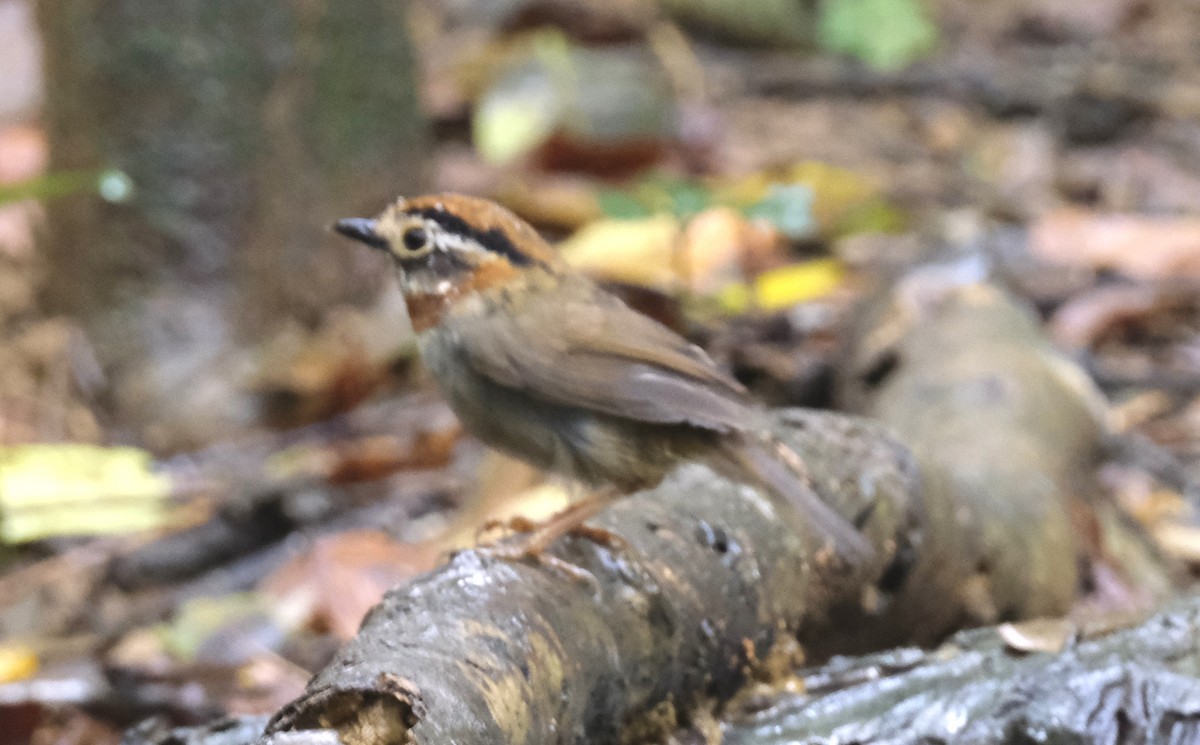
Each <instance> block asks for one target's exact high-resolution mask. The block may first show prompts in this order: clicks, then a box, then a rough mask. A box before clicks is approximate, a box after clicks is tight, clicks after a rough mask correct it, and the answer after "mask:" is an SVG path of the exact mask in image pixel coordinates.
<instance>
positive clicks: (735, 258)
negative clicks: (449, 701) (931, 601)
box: [0, 0, 1200, 745]
mask: <svg viewBox="0 0 1200 745" xmlns="http://www.w3.org/2000/svg"><path fill="white" fill-rule="evenodd" d="M443 190H450V191H461V192H466V193H470V194H475V195H480V196H485V197H489V198H492V199H495V200H497V201H499V202H501V203H503V204H505V205H507V206H508V207H510V208H511V209H513V210H515V211H516V212H517V213H519V214H520V215H522V216H523V217H525V218H526V219H528V220H529V221H531V222H532V223H533V224H535V225H536V226H537V227H538V228H539V229H540V230H542V231H543V233H544V234H545V235H547V236H548V237H550V238H552V239H553V240H554V241H556V242H557V243H558V245H559V246H560V249H561V251H562V252H563V254H564V255H565V256H566V258H567V260H568V261H569V262H571V263H572V264H573V265H575V266H576V267H578V268H580V269H581V270H583V271H586V272H588V273H590V274H591V275H593V276H594V277H596V278H597V279H598V280H600V281H602V282H605V283H607V284H609V285H610V286H611V287H613V288H614V289H616V290H617V291H619V292H620V293H621V294H622V296H623V297H624V298H625V299H626V300H627V301H628V302H629V303H630V304H632V305H634V306H635V307H637V308H638V309H640V310H642V311H644V312H646V313H648V314H650V315H652V316H654V317H655V318H658V319H659V320H661V321H663V322H664V323H667V324H668V325H671V326H672V327H674V328H676V329H678V330H680V331H682V332H684V333H686V334H688V335H689V336H690V338H692V339H694V340H696V341H697V342H698V343H701V344H703V345H704V346H705V347H706V348H707V349H709V351H710V352H711V353H712V354H713V356H714V358H715V359H717V360H718V361H719V362H720V363H721V364H723V365H724V366H726V367H727V368H729V369H731V370H732V371H733V372H734V373H735V374H736V375H737V377H738V378H739V379H741V380H742V381H743V382H745V383H747V384H748V385H749V386H750V387H751V388H752V389H753V390H754V391H755V393H756V394H757V395H758V396H760V397H761V398H762V399H764V400H765V401H767V402H769V403H770V404H772V405H778V406H784V405H789V406H815V407H828V406H833V405H835V402H836V398H837V397H836V392H835V390H834V386H833V381H834V380H835V378H836V377H837V375H838V369H839V364H840V360H841V359H842V355H843V353H844V350H843V347H844V341H845V338H846V334H845V332H844V329H845V328H846V324H847V323H851V321H850V320H849V319H851V318H852V315H853V308H854V307H855V306H856V304H858V303H859V302H860V301H862V300H863V299H864V298H865V297H867V296H868V295H869V293H870V288H871V287H872V286H873V285H872V284H871V282H872V281H873V278H878V277H882V276H895V275H898V274H899V275H903V274H904V272H905V271H907V269H908V268H909V267H912V266H915V265H917V264H918V263H920V262H923V261H927V260H931V259H937V260H943V259H946V258H947V257H950V258H954V259H963V258H967V259H971V258H972V257H978V258H979V259H980V260H981V261H984V262H986V263H987V265H988V266H990V267H992V270H993V271H994V272H995V273H997V274H998V275H1001V276H1003V277H1004V280H1005V282H1006V284H1007V285H1008V287H1009V288H1010V289H1012V290H1013V291H1014V292H1015V293H1016V294H1017V295H1019V296H1021V297H1023V298H1024V299H1025V300H1027V301H1028V302H1029V303H1031V304H1032V306H1033V307H1035V308H1036V309H1037V311H1038V312H1039V314H1040V316H1039V317H1040V319H1041V320H1042V321H1043V322H1044V324H1045V328H1046V331H1047V333H1048V334H1049V335H1050V337H1051V338H1052V339H1053V340H1054V342H1055V343H1056V344H1057V345H1058V346H1059V347H1060V348H1061V349H1063V350H1065V351H1067V352H1068V353H1070V354H1071V355H1073V356H1074V358H1075V359H1076V360H1077V361H1078V362H1079V363H1080V364H1081V366H1082V368H1083V369H1085V370H1086V371H1087V372H1088V373H1089V374H1090V375H1091V377H1092V379H1093V380H1094V381H1095V382H1096V383H1097V384H1099V386H1100V387H1101V388H1102V389H1103V391H1104V392H1105V393H1106V394H1107V395H1108V398H1109V401H1110V403H1112V405H1113V406H1115V407H1116V409H1115V411H1116V412H1117V413H1118V414H1119V415H1120V417H1121V419H1120V421H1121V422H1122V426H1124V427H1126V428H1128V429H1129V430H1131V431H1136V432H1138V433H1140V434H1142V435H1145V436H1146V437H1148V438H1150V439H1151V440H1153V441H1155V442H1156V443H1157V444H1159V445H1160V446H1162V447H1164V448H1166V449H1168V450H1170V451H1171V452H1173V453H1174V455H1175V456H1177V457H1178V458H1180V459H1181V460H1182V461H1183V462H1190V461H1192V460H1195V459H1196V457H1197V456H1200V398H1197V396H1200V295H1197V293H1196V289H1197V288H1198V287H1200V4H1198V3H1196V2H1194V0H996V1H994V2H988V3H978V2H971V1H970V0H756V1H755V2H746V0H615V1H614V0H606V1H605V0H496V1H493V2H470V0H412V1H411V2H402V1H401V0H356V1H355V2H344V3H337V4H334V3H321V2H308V3H274V2H260V3H237V2H207V3H195V2H186V1H185V0H118V1H117V2H106V3H100V2H96V0H77V1H76V2H72V3H54V2H48V1H42V2H36V1H34V0H0V731H2V732H7V733H12V734H10V735H9V738H10V739H8V740H5V742H36V743H63V744H64V745H66V744H70V743H84V742H88V743H91V742H98V743H106V742H116V741H118V739H119V733H120V732H121V730H122V728H124V727H126V726H128V725H130V724H131V723H133V722H135V721H137V720H139V719H141V718H143V717H145V716H148V715H151V714H159V715H165V716H167V717H168V718H169V719H170V721H173V722H180V723H186V722H194V721H202V720H205V719H207V718H211V717H213V716H215V715H218V714H221V713H228V712H234V713H247V712H252V713H269V712H271V711H274V710H275V709H276V708H277V707H278V706H280V705H281V704H282V703H284V702H286V701H287V700H289V699H290V698H291V697H293V696H295V695H296V694H297V693H298V692H299V691H300V690H301V688H302V687H303V685H304V683H305V682H306V681H307V679H308V677H309V675H310V674H311V672H312V671H313V670H315V669H317V668H318V667H319V666H320V664H321V663H322V662H323V661H324V660H325V659H327V658H328V656H329V654H330V653H331V651H332V650H333V649H334V648H335V647H336V645H337V644H338V643H340V642H341V641H343V640H345V639H346V638H348V637H349V636H350V635H352V634H353V632H354V630H355V628H356V627H357V624H358V621H359V619H360V618H361V616H362V614H363V613H364V612H365V610H366V609H367V608H369V607H370V605H371V604H372V603H374V602H375V601H376V600H377V599H378V597H379V596H380V594H381V593H382V592H383V590H384V589H386V588H387V587H390V586H392V585H395V584H397V583H399V582H402V581H403V580H404V579H406V578H407V577H410V576H412V575H413V574H414V573H416V572H419V571H423V570H425V569H428V568H430V567H431V566H433V565H434V564H435V563H436V562H437V561H439V558H440V557H441V556H443V555H444V552H445V551H446V550H448V549H449V548H452V547H454V546H461V545H466V544H468V543H470V542H471V540H472V538H473V537H474V535H475V532H476V530H477V529H478V526H480V525H482V524H483V523H484V522H485V521H486V520H488V519H492V518H503V517H506V516H511V515H513V514H518V513H520V514H525V515H530V516H534V517H538V516H544V515H546V514H549V513H551V512H553V511H554V510H555V509H558V508H559V507H561V505H562V504H564V502H565V499H566V497H565V495H564V492H563V489H562V487H561V486H559V485H556V484H543V483H541V480H540V479H539V477H538V476H537V475H536V474H532V473H530V472H529V471H528V470H527V469H525V468H524V467H523V466H520V465H519V464H514V463H511V462H508V461H505V460H503V459H500V458H498V457H495V456H490V455H487V454H485V453H484V452H483V451H482V449H481V448H480V447H479V446H478V445H477V444H475V443H474V442H472V441H471V440H470V439H469V438H466V437H464V436H462V435H461V432H460V430H459V428H458V425H457V424H456V422H455V420H454V418H453V416H452V415H451V414H450V413H449V411H448V410H447V409H446V408H445V407H444V405H442V404H441V403H440V401H439V399H438V397H437V395H436V392H435V391H434V389H433V388H432V385H431V381H429V380H428V379H427V378H426V377H425V374H424V373H423V371H422V369H421V367H420V365H419V362H418V361H417V360H416V358H415V356H414V349H413V346H412V338H411V330H410V329H409V327H408V325H407V320H406V318H405V315H404V309H403V303H402V301H401V299H400V297H399V295H398V293H397V290H396V288H395V285H394V279H393V278H392V275H391V271H390V268H389V266H388V264H387V262H386V260H385V259H384V257H382V256H379V255H377V254H374V253H372V252H369V251H364V250H362V249H361V247H358V246H356V245H353V244H350V243H349V242H347V241H344V240H339V239H337V238H336V237H334V236H333V235H332V234H331V233H330V232H329V230H328V226H329V225H330V224H331V223H332V222H333V221H334V220H336V219H337V218H341V217H348V216H370V215H373V214H375V213H377V212H378V211H379V210H380V209H382V207H383V206H384V205H386V204H387V203H388V202H389V201H390V200H393V199H394V198H395V197H396V196H397V195H401V194H403V195H410V196H411V195H415V194H418V193H424V192H430V191H443ZM971 341H972V340H971V339H963V340H962V342H963V343H964V344H968V343H971ZM1106 474H1107V475H1106V477H1105V478H1106V479H1107V481H1106V482H1105V483H1106V484H1107V487H1106V488H1109V489H1111V490H1113V491H1115V492H1117V493H1119V496H1121V498H1122V499H1124V500H1125V501H1126V503H1127V504H1128V505H1129V506H1130V508H1131V510H1132V511H1133V512H1135V513H1136V514H1138V515H1139V517H1142V518H1143V519H1144V520H1145V521H1146V522H1147V523H1148V524H1154V522H1155V521H1156V520H1158V519H1159V518H1160V517H1161V516H1162V515H1163V514H1166V513H1170V512H1172V511H1173V510H1177V509H1178V503H1179V495H1178V494H1173V495H1165V496H1164V495H1163V494H1162V493H1160V492H1159V491H1157V490H1156V487H1155V486H1154V485H1153V483H1152V482H1151V480H1150V479H1149V478H1148V477H1147V476H1145V475H1144V474H1138V473H1133V472H1129V471H1121V470H1120V469H1113V470H1110V471H1109V472H1106ZM1189 530H1190V529H1184V528H1181V527H1179V526H1175V527H1174V528H1172V530H1171V532H1170V534H1169V536H1168V537H1167V538H1164V540H1169V541H1171V544H1170V545H1171V547H1172V550H1174V551H1176V552H1178V554H1179V555H1180V556H1183V557H1185V558H1189V557H1190V558H1191V559H1192V560H1200V534H1197V533H1196V532H1195V531H1194V530H1191V532H1189ZM1164 535H1165V533H1164ZM35 681H37V682H39V685H41V686H42V687H36V686H33V685H32V683H33V682H35ZM0 739H2V738H0Z"/></svg>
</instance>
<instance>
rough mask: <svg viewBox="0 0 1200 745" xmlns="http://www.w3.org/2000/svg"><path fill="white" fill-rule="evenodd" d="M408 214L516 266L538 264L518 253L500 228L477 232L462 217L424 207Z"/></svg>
mask: <svg viewBox="0 0 1200 745" xmlns="http://www.w3.org/2000/svg"><path fill="white" fill-rule="evenodd" d="M408 214H410V215H419V216H420V217H423V218H425V219H427V220H432V221H433V222H435V223H437V224H438V226H439V227H441V228H442V230H445V231H446V232H448V233H455V234H457V235H462V236H465V237H468V238H471V239H472V240H474V241H475V242H476V243H478V244H479V245H481V246H483V247H484V248H486V249H487V250H488V251H491V252H492V253H494V254H499V255H500V256H503V257H504V258H506V259H508V260H509V261H511V262H512V263H513V264H514V265H516V266H529V265H530V264H535V263H537V262H536V261H535V260H534V259H533V258H531V257H530V256H527V255H526V254H523V253H521V252H520V251H518V250H517V247H516V246H514V245H513V244H512V241H510V240H509V239H508V236H507V235H505V234H504V231H502V230H500V229H499V228H492V229H491V230H486V231H485V230H476V229H475V228H473V227H471V225H470V224H469V223H467V221H466V220H463V219H462V218H461V217H458V216H457V215H452V214H450V213H449V212H445V211H443V210H439V209H437V208H434V207H422V208H421V209H417V210H411V211H409V212H408ZM406 237H407V234H406ZM406 245H407V243H406Z"/></svg>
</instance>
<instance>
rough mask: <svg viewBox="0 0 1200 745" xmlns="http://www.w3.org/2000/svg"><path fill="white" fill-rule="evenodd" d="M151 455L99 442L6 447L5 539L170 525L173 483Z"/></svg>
mask: <svg viewBox="0 0 1200 745" xmlns="http://www.w3.org/2000/svg"><path fill="white" fill-rule="evenodd" d="M151 462H152V461H151V458H150V455H149V453H147V452H145V451H144V450H139V449H137V448H128V447H116V448H104V447H94V446H91V445H19V446H16V447H9V448H0V540H3V541H4V542H7V543H18V542H23V541H31V540H37V539H39V538H45V537H48V536H56V535H95V534H100V533H120V532H128V531H134V530H145V529H149V528H154V527H159V526H161V525H163V524H164V523H165V522H166V520H167V517H168V514H167V506H166V503H165V502H166V498H167V497H168V496H169V495H170V491H171V482H170V480H169V479H168V478H167V477H166V476H163V475H160V474H156V473H154V472H153V471H152V470H151V468H150V466H151Z"/></svg>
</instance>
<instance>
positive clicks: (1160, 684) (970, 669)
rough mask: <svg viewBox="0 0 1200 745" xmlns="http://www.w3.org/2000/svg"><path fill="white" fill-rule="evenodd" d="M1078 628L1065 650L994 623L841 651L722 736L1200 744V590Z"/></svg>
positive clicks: (970, 744) (759, 701) (740, 740)
mask: <svg viewBox="0 0 1200 745" xmlns="http://www.w3.org/2000/svg"><path fill="white" fill-rule="evenodd" d="M1063 623H1064V624H1065V623H1066V622H1063ZM1074 632H1075V633H1074V634H1072V639H1071V640H1070V642H1069V646H1068V647H1067V648H1066V649H1065V650H1063V651H1062V652H1061V653H1057V654H1056V653H1050V652H1033V653H1028V652H1025V651H1022V650H1021V649H1017V648H1014V647H1013V646H1012V645H1011V644H1010V643H1009V641H1008V640H1011V639H1012V638H1013V636H1012V633H1011V631H1010V630H1007V629H1003V628H1002V629H997V628H988V629H978V630H974V631H967V632H963V633H960V634H958V635H956V636H955V637H954V638H952V639H951V640H950V641H948V642H947V643H946V644H944V645H942V646H941V647H939V648H937V649H934V650H929V651H926V650H922V649H917V648H904V649H895V650H891V651H888V652H883V653H880V654H873V655H869V656H865V657H859V658H853V659H852V658H839V659H835V660H832V661H830V662H829V663H828V664H827V665H825V666H823V667H821V668H817V669H812V670H808V671H804V672H801V673H800V674H799V680H800V683H801V690H804V691H805V693H801V694H797V693H779V694H773V695H770V696H766V697H756V699H755V700H754V701H753V703H752V705H753V707H754V709H756V710H755V711H753V712H751V711H747V710H745V709H743V710H742V711H741V712H738V713H734V714H733V715H732V717H731V719H732V721H731V722H730V723H728V724H727V725H726V726H725V728H724V732H723V739H722V742H723V743H725V744H726V745H750V744H751V743H753V745H783V744H784V743H787V744H788V745H817V744H818V743H824V744H828V743H836V742H853V743H859V744H860V745H883V743H886V744H887V745H918V744H919V745H942V744H943V743H944V744H946V745H949V744H950V743H954V744H955V745H1024V744H1025V743H1032V742H1078V743H1161V744H1163V745H1167V744H1168V743H1173V744H1179V745H1182V743H1192V742H1200V680H1198V679H1197V671H1200V644H1198V643H1197V639H1200V596H1196V595H1192V596H1190V597H1185V598H1182V599H1180V600H1177V601H1175V602H1173V603H1171V604H1170V605H1169V606H1168V607H1167V608H1165V609H1164V610H1163V611H1162V612H1160V613H1158V614H1156V615H1154V616H1152V617H1151V618H1150V619H1149V620H1145V621H1143V622H1141V623H1138V624H1136V625H1133V626H1131V627H1129V628H1122V629H1121V630H1118V631H1115V632H1112V633H1107V634H1102V635H1099V636H1097V635H1096V634H1095V633H1093V632H1091V631H1090V630H1089V629H1088V628H1087V627H1086V626H1084V627H1082V628H1077V629H1074ZM1092 637H1095V638H1092Z"/></svg>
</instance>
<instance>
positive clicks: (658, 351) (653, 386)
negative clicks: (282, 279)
mask: <svg viewBox="0 0 1200 745" xmlns="http://www.w3.org/2000/svg"><path fill="white" fill-rule="evenodd" d="M333 229H334V230H335V231H336V232H337V233H339V234H341V235H343V236H345V237H348V238H351V239H353V240H356V241H359V242H361V243H364V244H366V245H367V246H369V247H371V248H373V249H378V250H380V251H383V252H384V253H386V254H387V255H388V256H390V258H391V260H392V262H393V263H394V265H395V267H396V269H397V276H398V278H399V285H400V289H401V291H402V293H403V296H404V300H405V304H406V306H407V309H408V314H409V317H410V319H411V322H412V326H413V330H414V332H415V333H416V334H417V347H418V350H419V352H420V355H421V358H422V361H423V363H424V364H425V367H426V368H427V369H428V370H429V371H430V373H431V375H432V377H433V378H434V379H435V380H436V382H437V385H438V387H439V389H440V390H441V393H442V395H443V396H444V397H445V399H446V400H447V402H448V403H449V405H450V408H451V409H452V410H453V411H454V412H455V414H456V415H457V416H458V418H459V419H460V421H461V422H462V424H463V426H464V427H465V428H466V429H467V430H468V431H470V432H471V433H473V434H474V435H475V436H476V437H477V438H479V439H480V440H481V441H482V442H483V443H484V444H485V445H488V446H490V447H493V448H495V449H498V450H501V451H504V452H507V453H509V454H511V455H513V456H516V457H517V458H519V459H522V460H525V461H527V462H529V463H531V464H532V465H534V466H536V467H538V468H541V469H543V470H546V471H550V472H554V473H558V474H561V475H564V476H566V477H568V478H572V479H575V480H577V481H579V482H582V483H583V484H584V485H586V486H587V487H589V488H591V489H592V490H593V491H592V493H591V494H589V495H588V496H587V497H585V498H584V499H583V500H582V501H578V502H576V503H574V504H572V505H570V506H568V507H567V508H566V509H565V510H563V511H562V512H560V513H559V514H558V515H555V516H553V517H551V518H550V519H549V520H547V521H545V522H543V523H541V524H540V525H538V526H536V527H534V528H533V529H532V531H531V532H529V533H527V534H526V536H525V540H524V541H522V542H519V543H518V544H516V545H515V547H514V548H513V549H512V550H511V551H509V552H508V554H507V555H509V556H512V557H514V558H515V557H530V556H534V557H536V556H539V555H541V553H542V552H543V551H544V550H545V549H546V548H547V547H549V546H550V545H551V544H552V543H553V542H554V541H556V540H557V539H558V538H560V537H561V536H563V535H565V534H568V533H577V532H578V533H585V532H586V530H585V527H584V525H583V523H584V522H585V521H586V520H588V519H590V518H591V517H593V516H594V515H596V514H597V513H598V512H599V511H600V510H602V509H603V508H604V507H606V506H607V505H608V504H610V503H612V502H613V501H614V500H616V499H619V498H620V497H621V496H624V495H628V494H631V493H634V492H637V491H640V490H643V489H648V488H652V487H654V486H656V485H657V484H658V483H659V482H661V481H662V480H663V478H664V477H665V476H666V475H667V473H669V472H670V471H672V470H673V469H675V468H676V467H677V466H679V465H681V464H683V463H686V462H692V461H699V462H702V463H705V464H707V465H708V466H710V467H711V468H712V469H713V470H715V471H717V472H718V473H719V474H721V475H724V476H726V477H728V478H730V479H731V480H733V481H736V482H739V483H742V484H747V485H750V486H751V487H756V488H758V489H759V490H760V491H765V492H766V493H767V494H768V495H770V496H772V497H774V498H776V499H778V500H782V501H783V502H784V503H786V506H787V507H788V508H789V509H794V510H797V511H798V513H799V515H800V517H801V518H802V519H804V520H807V521H808V523H809V524H810V525H811V526H812V527H813V528H815V529H816V530H817V531H820V535H821V536H822V537H823V538H825V539H828V540H830V541H832V546H833V548H834V549H835V550H836V551H837V552H838V554H839V555H840V556H842V557H843V558H844V559H846V560H848V561H851V562H863V561H865V560H866V559H867V558H868V557H870V556H871V555H872V554H873V549H872V547H871V545H870V543H869V542H868V541H867V539H866V538H865V536H864V535H863V534H862V533H861V532H860V531H859V530H858V529H857V528H856V527H855V525H854V524H853V523H852V522H850V521H849V520H848V519H847V518H845V517H844V516H842V515H841V514H840V513H838V512H837V511H836V510H834V509H833V508H832V507H831V506H829V505H828V504H826V503H825V502H823V501H821V499H820V498H819V497H818V496H817V494H816V493H815V492H814V490H813V488H812V485H811V483H810V482H809V479H808V476H807V473H806V470H805V467H804V463H803V460H802V458H801V457H800V456H799V455H798V454H796V453H795V452H794V451H792V450H790V448H788V447H787V446H786V445H784V444H783V443H782V442H781V441H779V440H778V439H777V438H776V437H774V436H773V435H772V434H771V433H770V431H769V427H768V423H767V422H768V420H767V415H766V411H765V409H764V408H762V407H761V406H759V405H757V404H756V403H755V402H753V401H752V400H751V398H750V396H749V394H748V392H747V391H746V389H745V388H744V387H743V386H742V385H741V384H740V383H739V382H737V381H736V380H735V379H734V378H733V377H732V376H730V375H729V374H728V373H726V372H725V371H723V370H722V369H721V368H720V367H719V366H718V365H717V364H716V363H715V362H714V361H713V360H712V359H711V358H710V357H709V356H708V355H707V354H706V353H705V352H704V351H703V350H702V349H701V348H700V347H698V346H696V345H694V344H692V343H690V342H689V341H687V340H686V339H684V338H683V337H682V336H681V335H679V334H678V333H676V332H675V331H673V330H671V329H669V328H667V327H666V326H664V325H662V324H660V323H658V322H657V321H655V320H653V319H651V318H649V317H648V316H645V315H643V314H641V313H639V312H637V311H635V310H633V309H632V308H630V307H629V306H627V305H626V304H625V303H624V302H623V301H622V300H621V299H620V298H618V297H617V296H616V295H614V294H613V293H611V292H609V291H607V290H606V289H604V288H602V287H601V286H600V285H598V284H597V283H596V282H595V281H593V280H592V279H590V278H589V277H587V276H585V275H584V274H583V273H581V272H578V271H576V270H573V269H572V268H570V267H569V266H568V265H567V264H566V263H565V262H564V261H563V259H562V258H561V257H560V256H559V255H558V253H557V252H556V251H555V250H554V248H553V247H551V246H550V244H549V243H548V242H547V241H546V240H545V239H543V238H542V237H541V236H540V235H539V234H538V232H537V231H536V230H535V229H534V228H533V227H532V226H531V225H529V224H528V223H527V222H525V221H524V220H522V219H520V218H519V217H517V216H516V215H515V214H513V213H512V212H511V211H509V210H508V209H506V208H504V207H502V206H501V205H499V204H496V203H495V202H492V201H490V200H486V199H483V198H479V197H472V196H467V195H462V194H453V193H444V194H432V195H425V196H420V197H414V198H409V199H406V198H404V197H400V198H398V199H397V200H396V201H395V202H394V203H392V204H390V205H388V206H387V207H386V208H385V209H384V210H383V211H382V212H381V213H380V214H379V215H378V216H376V217H374V218H345V219H341V220H338V221H337V222H335V223H334V225H333Z"/></svg>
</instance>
